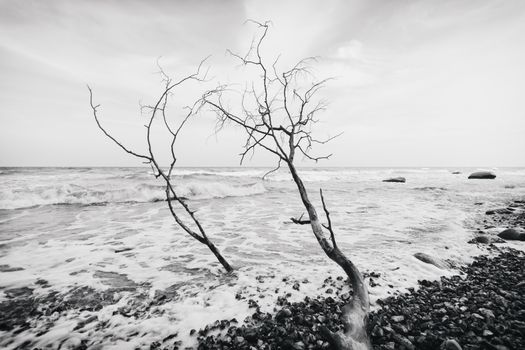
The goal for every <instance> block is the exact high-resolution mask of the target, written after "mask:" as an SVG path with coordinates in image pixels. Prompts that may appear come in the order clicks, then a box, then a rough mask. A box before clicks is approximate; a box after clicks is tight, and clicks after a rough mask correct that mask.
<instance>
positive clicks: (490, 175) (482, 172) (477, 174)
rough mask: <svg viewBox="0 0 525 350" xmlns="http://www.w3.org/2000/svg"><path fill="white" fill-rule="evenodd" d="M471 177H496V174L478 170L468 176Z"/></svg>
mask: <svg viewBox="0 0 525 350" xmlns="http://www.w3.org/2000/svg"><path fill="white" fill-rule="evenodd" d="M468 178H469V179H495V178H496V175H495V174H494V173H492V172H490V171H477V172H475V173H472V174H470V175H469V177H468Z"/></svg>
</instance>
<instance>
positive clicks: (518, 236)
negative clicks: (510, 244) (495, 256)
mask: <svg viewBox="0 0 525 350" xmlns="http://www.w3.org/2000/svg"><path fill="white" fill-rule="evenodd" d="M498 236H499V237H501V238H503V239H505V240H507V241H525V233H524V232H521V231H518V230H516V229H513V228H508V229H506V230H503V231H501V232H500V233H499V234H498Z"/></svg>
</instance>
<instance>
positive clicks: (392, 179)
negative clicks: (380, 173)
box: [383, 176, 407, 183]
mask: <svg viewBox="0 0 525 350" xmlns="http://www.w3.org/2000/svg"><path fill="white" fill-rule="evenodd" d="M406 181H407V179H405V178H404V177H401V176H399V177H392V178H390V179H385V180H383V182H401V183H404V182H406Z"/></svg>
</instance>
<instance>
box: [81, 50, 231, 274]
mask: <svg viewBox="0 0 525 350" xmlns="http://www.w3.org/2000/svg"><path fill="white" fill-rule="evenodd" d="M205 60H206V59H205ZM205 60H203V61H201V63H200V64H199V66H198V68H197V70H196V72H194V73H193V74H190V75H187V76H185V77H183V78H181V79H179V80H177V81H173V80H172V79H171V78H170V77H169V76H168V74H166V72H165V71H164V70H163V69H162V67H161V66H160V64H158V63H157V65H158V68H159V74H160V76H161V80H162V82H163V83H164V89H163V91H162V93H161V94H160V96H159V98H158V99H157V101H156V102H155V104H154V105H142V106H141V112H143V113H147V114H148V122H147V124H146V125H145V127H146V146H147V149H148V154H147V155H143V154H139V153H136V152H134V151H131V150H130V149H128V148H126V147H125V146H124V145H123V144H122V143H120V142H119V141H118V140H117V139H116V138H115V137H113V136H112V135H111V133H109V132H108V131H107V130H106V128H105V127H103V126H102V124H101V123H100V120H99V117H98V114H97V108H98V107H99V106H100V105H94V103H93V91H92V90H91V88H90V87H89V86H88V90H89V103H90V105H91V108H92V110H93V116H94V118H95V121H96V123H97V126H98V128H99V129H100V130H101V131H102V132H103V133H104V135H106V136H107V137H108V138H109V139H111V140H112V141H113V142H114V143H116V144H117V145H118V146H119V147H120V148H121V149H123V150H124V151H125V152H126V153H128V154H131V155H133V156H135V157H137V158H140V159H143V160H145V162H146V163H147V164H149V165H150V166H151V168H152V171H153V175H154V176H155V178H161V179H162V180H164V182H165V185H166V187H165V194H166V201H167V203H168V208H169V211H170V213H171V216H172V217H173V219H174V220H175V222H176V223H177V224H178V225H179V227H181V228H182V229H183V230H184V231H185V232H186V233H187V234H188V235H189V236H191V237H192V238H194V239H195V240H197V241H198V242H200V243H202V244H204V245H206V246H207V247H208V248H209V249H210V250H211V252H212V253H213V254H214V255H215V257H216V258H217V260H218V261H219V262H220V263H221V265H222V266H223V267H224V269H225V270H226V271H227V272H231V271H232V270H233V268H232V267H231V265H230V264H229V263H228V262H227V261H226V259H225V258H224V257H223V256H222V254H221V253H220V251H219V250H218V248H217V247H216V246H215V245H214V244H213V242H212V241H211V240H210V239H209V237H208V236H207V234H206V231H205V230H204V228H203V226H202V224H201V222H200V220H199V219H198V218H197V217H196V216H195V211H194V210H192V209H191V208H190V207H189V205H188V203H187V201H186V200H185V198H183V197H180V196H178V195H177V192H176V190H175V186H174V184H173V179H172V174H173V169H174V167H175V164H176V162H177V157H176V152H175V144H176V141H177V137H178V136H179V133H180V132H181V130H182V129H183V127H184V126H185V125H186V123H187V122H188V120H189V119H190V118H191V117H192V116H194V115H195V114H196V112H197V111H198V110H199V109H200V107H201V106H202V101H200V100H199V101H197V102H195V103H194V104H193V105H192V106H187V107H186V108H185V110H186V114H185V115H184V116H183V117H182V121H180V122H179V124H178V125H176V126H173V125H171V124H170V121H169V117H168V114H167V111H168V100H169V97H170V95H171V94H172V91H173V90H174V89H175V88H176V87H179V86H181V85H182V84H184V83H185V82H187V81H197V82H202V81H203V80H204V79H205V77H206V75H204V76H202V74H201V70H202V66H203V64H204V62H205ZM159 114H160V116H159ZM159 117H162V125H163V126H164V127H165V128H166V130H167V131H168V133H169V134H170V135H171V140H170V144H169V150H170V155H171V161H170V164H169V166H168V170H167V171H166V170H165V169H164V168H163V167H162V166H161V165H160V163H159V161H158V159H157V157H156V156H155V151H154V149H153V144H152V139H153V136H152V129H153V125H154V122H155V120H156V119H157V118H159ZM175 205H177V207H178V208H176V207H175ZM180 209H182V211H183V212H185V213H186V215H187V216H188V217H189V222H188V221H187V220H183V219H182V217H181V216H180V215H179V213H178V210H180ZM192 226H193V228H192Z"/></svg>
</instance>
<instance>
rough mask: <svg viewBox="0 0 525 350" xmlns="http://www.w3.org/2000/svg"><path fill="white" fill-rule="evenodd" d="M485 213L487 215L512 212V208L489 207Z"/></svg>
mask: <svg viewBox="0 0 525 350" xmlns="http://www.w3.org/2000/svg"><path fill="white" fill-rule="evenodd" d="M485 214H487V215H494V214H512V210H508V209H507V208H499V209H491V210H487V211H486V212H485Z"/></svg>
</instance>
